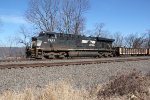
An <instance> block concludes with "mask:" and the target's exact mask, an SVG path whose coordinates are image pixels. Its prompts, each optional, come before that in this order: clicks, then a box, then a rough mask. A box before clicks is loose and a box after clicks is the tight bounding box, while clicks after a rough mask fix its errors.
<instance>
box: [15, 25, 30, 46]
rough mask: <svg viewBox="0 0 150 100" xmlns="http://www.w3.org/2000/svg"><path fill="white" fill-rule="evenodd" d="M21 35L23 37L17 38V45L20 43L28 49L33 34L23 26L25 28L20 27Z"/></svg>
mask: <svg viewBox="0 0 150 100" xmlns="http://www.w3.org/2000/svg"><path fill="white" fill-rule="evenodd" d="M19 35H21V36H18V37H16V41H17V43H20V44H22V45H23V46H25V47H27V46H28V45H29V42H30V39H31V37H32V34H31V33H30V32H29V31H28V29H27V28H26V27H25V26H24V25H23V26H20V29H19Z"/></svg>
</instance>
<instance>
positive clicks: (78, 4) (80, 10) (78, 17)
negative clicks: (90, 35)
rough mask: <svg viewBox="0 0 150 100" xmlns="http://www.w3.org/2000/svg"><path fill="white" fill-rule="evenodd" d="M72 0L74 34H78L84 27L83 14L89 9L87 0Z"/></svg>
mask: <svg viewBox="0 0 150 100" xmlns="http://www.w3.org/2000/svg"><path fill="white" fill-rule="evenodd" d="M73 1H74V3H75V4H74V5H73V6H74V8H75V12H74V16H75V17H74V21H75V22H74V34H80V32H81V31H82V30H83V28H84V24H85V18H84V17H83V14H84V13H85V12H86V11H87V10H88V9H89V0H73Z"/></svg>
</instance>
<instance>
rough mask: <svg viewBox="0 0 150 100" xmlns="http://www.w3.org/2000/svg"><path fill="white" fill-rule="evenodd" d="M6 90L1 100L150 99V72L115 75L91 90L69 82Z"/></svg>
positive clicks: (0, 97) (0, 96)
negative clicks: (74, 86)
mask: <svg viewBox="0 0 150 100" xmlns="http://www.w3.org/2000/svg"><path fill="white" fill-rule="evenodd" d="M36 92H37V93H35V91H32V89H27V90H25V91H24V92H22V93H17V92H12V91H6V92H4V93H3V94H1V95H0V100H116V99H117V100H150V73H149V74H147V75H142V74H141V72H137V71H133V72H131V73H129V74H126V75H119V76H115V77H114V78H113V80H110V82H109V83H108V84H104V85H103V86H102V85H101V86H100V85H99V86H95V88H91V89H89V90H84V89H80V90H79V89H74V88H73V87H72V86H71V85H70V84H69V83H67V82H59V83H53V84H49V85H48V86H45V88H43V89H41V90H40V91H36Z"/></svg>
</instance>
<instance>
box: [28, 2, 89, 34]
mask: <svg viewBox="0 0 150 100" xmlns="http://www.w3.org/2000/svg"><path fill="white" fill-rule="evenodd" d="M88 7H89V0H31V1H30V2H29V8H28V10H27V11H26V19H27V20H28V21H29V22H31V23H32V24H34V25H35V26H36V27H37V28H38V29H40V30H42V31H59V32H63V33H74V34H80V33H81V31H82V30H83V29H84V24H85V18H84V17H83V15H84V13H85V12H86V11H87V10H88Z"/></svg>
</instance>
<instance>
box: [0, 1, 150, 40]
mask: <svg viewBox="0 0 150 100" xmlns="http://www.w3.org/2000/svg"><path fill="white" fill-rule="evenodd" d="M27 2H28V0H0V18H1V20H2V22H3V26H2V27H0V40H1V41H4V39H6V38H8V37H12V36H13V35H15V34H16V33H17V31H18V28H19V26H20V25H22V24H26V25H27V23H26V22H25V20H24V18H23V15H24V11H25V10H26V8H27V4H28V3H27ZM85 16H86V29H87V30H88V29H93V28H94V25H95V23H101V22H103V23H105V29H107V30H109V32H112V33H114V32H122V33H124V34H128V33H135V32H145V31H146V30H148V29H150V0H90V9H89V11H88V12H87V13H86V14H85Z"/></svg>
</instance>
